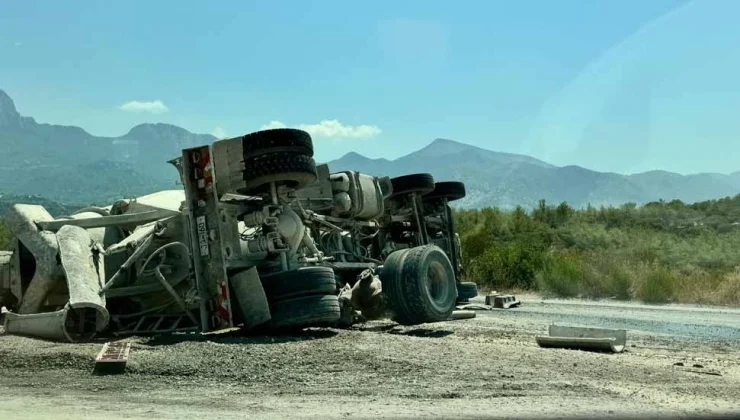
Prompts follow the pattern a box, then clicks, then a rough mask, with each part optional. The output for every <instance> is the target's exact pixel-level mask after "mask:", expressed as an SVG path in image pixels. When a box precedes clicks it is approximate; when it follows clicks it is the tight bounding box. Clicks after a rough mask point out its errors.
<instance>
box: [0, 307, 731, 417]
mask: <svg viewBox="0 0 740 420" xmlns="http://www.w3.org/2000/svg"><path fill="white" fill-rule="evenodd" d="M480 300H481V298H478V301H480ZM520 300H521V301H522V303H523V304H522V306H521V307H519V308H516V309H510V310H493V311H478V312H477V317H476V318H474V319H470V320H461V321H451V322H445V323H438V324H426V325H420V326H415V327H400V326H397V325H395V324H393V323H391V322H389V321H382V322H372V323H368V324H363V325H358V326H355V327H353V328H352V329H350V330H334V329H316V330H309V331H307V332H305V333H304V334H301V335H290V336H278V337H244V336H243V335H240V334H238V333H235V332H231V333H222V334H218V335H213V336H210V337H204V336H199V337H198V336H180V337H156V338H141V337H138V338H128V339H127V340H129V341H131V342H132V343H133V346H132V353H131V358H130V362H129V366H128V369H127V373H125V374H123V375H118V376H93V375H91V370H92V367H93V359H94V357H95V355H96V354H97V352H98V351H99V350H100V347H101V343H99V342H98V343H91V344H67V343H50V342H45V341H40V340H34V339H29V338H22V337H15V336H7V335H4V336H0V418H3V419H5V418H8V419H20V418H30V419H37V418H39V419H40V418H54V419H100V418H107V419H114V418H125V419H137V418H156V419H171V418H172V419H175V418H177V419H201V418H208V419H218V418H266V419H281V420H284V419H286V418H316V419H326V418H399V417H406V418H432V417H434V418H490V417H517V418H533V417H536V418H573V417H581V416H582V417H594V416H599V417H602V418H619V417H625V416H627V417H629V416H640V417H644V416H649V417H655V416H657V415H661V416H663V415H664V416H669V417H675V416H706V415H715V414H723V415H727V414H730V413H735V415H736V416H737V415H740V310H738V309H723V308H711V307H697V306H679V305H667V306H648V305H640V304H631V303H630V304H624V303H622V304H618V303H614V302H593V301H589V302H587V301H577V300H572V301H560V300H543V299H541V298H539V297H536V296H523V297H520ZM551 323H557V324H562V325H581V326H598V327H608V328H625V329H627V330H628V341H627V350H626V352H624V353H621V354H602V353H590V352H584V351H577V350H564V349H543V348H539V347H538V346H537V345H536V343H535V340H534V337H535V335H536V334H544V333H546V331H547V326H548V325H549V324H551Z"/></svg>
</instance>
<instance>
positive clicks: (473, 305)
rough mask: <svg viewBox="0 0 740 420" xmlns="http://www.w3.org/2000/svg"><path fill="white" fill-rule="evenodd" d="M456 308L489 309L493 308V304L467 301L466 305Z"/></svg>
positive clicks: (469, 309) (462, 309) (470, 309)
mask: <svg viewBox="0 0 740 420" xmlns="http://www.w3.org/2000/svg"><path fill="white" fill-rule="evenodd" d="M457 309H458V310H461V311H490V310H492V309H493V306H491V305H484V304H482V303H468V304H466V305H459V306H457Z"/></svg>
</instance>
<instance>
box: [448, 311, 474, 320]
mask: <svg viewBox="0 0 740 420" xmlns="http://www.w3.org/2000/svg"><path fill="white" fill-rule="evenodd" d="M470 318H475V312H473V311H452V315H450V318H449V321H456V320H458V319H470Z"/></svg>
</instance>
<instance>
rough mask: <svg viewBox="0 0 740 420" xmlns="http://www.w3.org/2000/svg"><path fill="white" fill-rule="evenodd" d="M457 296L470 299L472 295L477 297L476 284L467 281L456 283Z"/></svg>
mask: <svg viewBox="0 0 740 420" xmlns="http://www.w3.org/2000/svg"><path fill="white" fill-rule="evenodd" d="M457 297H458V298H459V299H472V298H474V297H478V285H477V284H475V283H473V282H469V281H463V282H460V283H458V284H457Z"/></svg>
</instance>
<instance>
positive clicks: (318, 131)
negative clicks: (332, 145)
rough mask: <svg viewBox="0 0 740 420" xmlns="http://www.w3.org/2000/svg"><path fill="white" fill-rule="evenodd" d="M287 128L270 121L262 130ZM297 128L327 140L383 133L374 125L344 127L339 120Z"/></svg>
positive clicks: (279, 123)
mask: <svg viewBox="0 0 740 420" xmlns="http://www.w3.org/2000/svg"><path fill="white" fill-rule="evenodd" d="M285 127H286V125H285V124H283V123H282V122H280V121H270V122H269V123H267V124H265V125H263V126H262V127H261V129H262V130H267V129H272V128H285ZM296 128H298V129H301V130H303V131H307V132H308V133H309V134H311V135H312V136H316V137H326V138H367V137H374V136H377V135H378V134H380V133H382V130H381V129H380V128H379V127H377V126H374V125H365V124H363V125H354V126H353V125H344V124H342V123H341V122H339V120H323V121H321V122H319V123H318V124H299V125H298V126H296Z"/></svg>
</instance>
